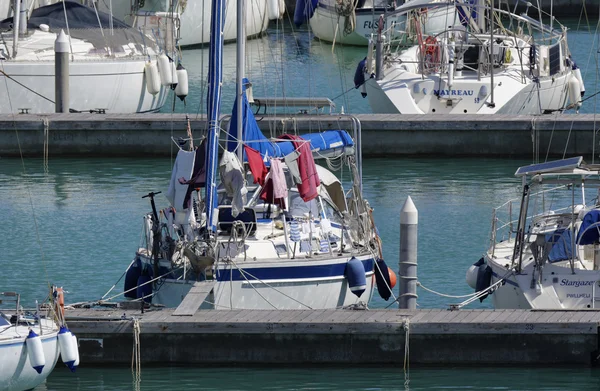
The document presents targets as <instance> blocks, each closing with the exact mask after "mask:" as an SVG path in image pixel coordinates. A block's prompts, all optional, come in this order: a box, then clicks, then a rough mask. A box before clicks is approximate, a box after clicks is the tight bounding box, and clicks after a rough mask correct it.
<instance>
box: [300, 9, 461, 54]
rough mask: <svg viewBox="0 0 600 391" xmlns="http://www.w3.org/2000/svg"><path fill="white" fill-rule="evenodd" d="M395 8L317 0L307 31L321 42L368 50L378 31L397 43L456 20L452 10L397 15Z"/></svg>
mask: <svg viewBox="0 0 600 391" xmlns="http://www.w3.org/2000/svg"><path fill="white" fill-rule="evenodd" d="M395 4H396V2H390V1H388V0H375V1H373V0H362V1H358V2H357V3H356V4H355V3H354V2H352V1H346V2H344V1H337V0H320V1H319V2H318V4H317V7H316V9H315V12H314V15H313V16H312V17H311V18H310V21H309V22H310V28H311V31H312V32H313V33H314V34H315V37H317V38H319V39H321V40H323V41H327V42H333V43H340V44H344V45H356V46H367V45H368V44H369V39H370V38H371V36H372V35H373V34H376V33H377V31H378V30H381V31H382V32H383V34H384V35H385V36H386V38H388V39H389V40H390V41H397V40H400V39H403V38H404V37H405V36H406V35H407V34H411V31H413V32H414V31H416V30H418V31H421V33H422V34H432V35H433V34H438V33H439V32H441V31H443V30H445V29H446V28H447V27H448V26H450V25H453V24H454V22H455V19H456V15H455V14H456V12H455V9H454V7H441V8H434V7H432V8H423V9H415V10H413V11H412V12H410V13H396V12H394V11H395V9H396V8H397V6H395ZM388 14H389V16H388Z"/></svg>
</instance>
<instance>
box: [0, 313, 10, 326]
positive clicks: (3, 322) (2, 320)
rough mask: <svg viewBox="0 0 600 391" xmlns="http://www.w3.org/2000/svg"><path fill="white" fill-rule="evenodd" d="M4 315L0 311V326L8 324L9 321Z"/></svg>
mask: <svg viewBox="0 0 600 391" xmlns="http://www.w3.org/2000/svg"><path fill="white" fill-rule="evenodd" d="M5 316H6V315H4V313H2V312H0V327H1V326H10V322H9V321H8V319H6V318H5Z"/></svg>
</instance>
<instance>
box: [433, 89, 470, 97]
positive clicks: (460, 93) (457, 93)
mask: <svg viewBox="0 0 600 391" xmlns="http://www.w3.org/2000/svg"><path fill="white" fill-rule="evenodd" d="M433 95H437V96H444V95H455V96H473V90H433Z"/></svg>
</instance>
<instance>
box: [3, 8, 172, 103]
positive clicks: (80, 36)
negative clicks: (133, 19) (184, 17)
mask: <svg viewBox="0 0 600 391" xmlns="http://www.w3.org/2000/svg"><path fill="white" fill-rule="evenodd" d="M27 4H28V2H26V1H23V0H15V1H14V6H13V16H14V15H17V16H18V17H16V18H14V17H11V18H8V19H5V20H3V21H1V22H0V36H1V38H2V41H1V43H0V70H1V71H2V72H1V73H0V96H3V97H5V98H6V99H5V100H4V102H5V103H4V104H2V105H0V113H3V114H10V113H51V112H55V80H54V73H55V64H54V58H55V53H54V47H55V41H56V40H57V38H58V36H59V35H60V33H61V31H62V32H63V34H65V35H66V36H65V37H64V39H66V40H67V41H68V43H67V44H66V46H67V47H68V52H69V74H70V76H69V78H70V81H69V97H70V99H69V102H68V103H69V108H70V110H71V111H72V112H107V113H143V112H154V111H158V110H160V108H161V107H162V106H163V105H164V104H165V102H166V99H167V96H168V93H169V90H170V89H171V88H172V87H174V86H175V85H176V84H177V81H176V79H175V77H174V75H175V74H176V72H177V71H176V65H177V64H176V63H175V61H176V60H177V58H176V57H175V55H174V54H173V52H172V50H171V49H172V48H169V47H167V46H165V42H166V41H167V42H168V38H167V37H168V36H169V31H164V30H157V29H155V30H154V32H155V37H160V40H158V41H157V40H155V38H154V37H152V36H148V35H145V34H143V33H141V32H140V31H138V30H135V29H132V28H130V27H129V26H127V25H126V24H125V23H123V22H121V21H119V20H117V19H114V18H112V17H110V16H109V15H107V14H104V13H102V12H100V11H98V10H97V9H95V8H92V7H87V6H84V5H81V4H79V3H77V2H74V1H64V2H58V3H55V4H50V5H46V6H41V7H38V8H35V9H33V10H29V9H27V8H26V5H27ZM21 7H22V8H21ZM21 9H22V11H23V12H21ZM165 39H166V40H165Z"/></svg>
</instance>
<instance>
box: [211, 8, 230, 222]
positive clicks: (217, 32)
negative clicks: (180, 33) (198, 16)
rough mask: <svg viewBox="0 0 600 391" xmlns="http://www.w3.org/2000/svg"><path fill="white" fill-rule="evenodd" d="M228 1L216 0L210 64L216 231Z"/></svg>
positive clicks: (212, 22) (212, 217)
mask: <svg viewBox="0 0 600 391" xmlns="http://www.w3.org/2000/svg"><path fill="white" fill-rule="evenodd" d="M224 22H225V1H224V0H212V12H211V16H210V31H211V34H210V50H209V64H208V126H207V129H208V140H207V141H208V143H207V147H206V149H207V154H206V228H207V232H208V233H213V232H215V231H216V229H217V227H216V220H217V216H218V214H215V213H216V212H215V209H216V207H217V168H218V158H219V117H220V115H221V84H222V82H223V24H224Z"/></svg>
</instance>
